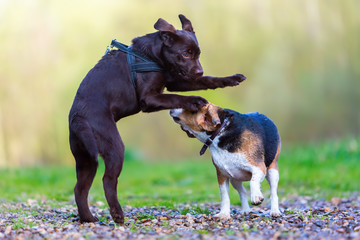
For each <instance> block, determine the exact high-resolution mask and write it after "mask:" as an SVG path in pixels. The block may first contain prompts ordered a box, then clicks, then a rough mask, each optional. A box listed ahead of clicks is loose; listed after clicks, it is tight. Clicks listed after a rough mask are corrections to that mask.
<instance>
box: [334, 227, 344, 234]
mask: <svg viewBox="0 0 360 240" xmlns="http://www.w3.org/2000/svg"><path fill="white" fill-rule="evenodd" d="M336 232H338V233H345V232H346V230H345V229H344V228H339V229H336Z"/></svg>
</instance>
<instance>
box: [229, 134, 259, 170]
mask: <svg viewBox="0 0 360 240" xmlns="http://www.w3.org/2000/svg"><path fill="white" fill-rule="evenodd" d="M241 138H242V139H241V148H239V149H238V150H237V151H236V152H238V153H243V154H245V156H246V159H248V161H249V163H250V164H251V165H253V166H256V167H258V168H260V169H261V171H263V173H264V174H266V166H265V161H264V160H265V159H264V156H262V157H261V159H259V158H258V156H256V155H255V151H256V149H257V147H258V146H260V145H261V144H262V143H261V139H260V138H259V137H258V136H256V135H255V134H253V133H252V132H251V131H249V130H245V131H244V132H243V133H242V135H241Z"/></svg>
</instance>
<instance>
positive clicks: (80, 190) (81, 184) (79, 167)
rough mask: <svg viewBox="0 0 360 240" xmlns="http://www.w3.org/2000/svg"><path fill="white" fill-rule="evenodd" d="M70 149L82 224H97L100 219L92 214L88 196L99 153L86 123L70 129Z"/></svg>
mask: <svg viewBox="0 0 360 240" xmlns="http://www.w3.org/2000/svg"><path fill="white" fill-rule="evenodd" d="M73 123H74V121H73ZM70 147H71V151H72V153H73V155H74V157H75V160H76V178H77V183H76V185H75V188H74V194H75V201H76V204H77V207H78V212H79V218H80V222H96V221H98V219H97V218H96V217H94V216H93V215H92V214H91V212H90V209H89V206H88V194H89V189H90V187H91V184H92V182H93V180H94V177H95V174H96V169H97V166H98V161H97V156H98V152H97V147H96V143H95V139H94V135H93V133H92V131H91V128H90V127H89V126H88V125H87V123H86V122H82V123H80V122H78V123H74V125H73V126H72V127H70Z"/></svg>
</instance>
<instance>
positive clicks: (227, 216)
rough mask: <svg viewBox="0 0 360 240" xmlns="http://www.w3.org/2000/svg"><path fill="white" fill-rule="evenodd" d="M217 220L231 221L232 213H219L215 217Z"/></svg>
mask: <svg viewBox="0 0 360 240" xmlns="http://www.w3.org/2000/svg"><path fill="white" fill-rule="evenodd" d="M213 218H214V219H215V220H228V219H230V213H224V212H219V213H218V214H215V215H214V217H213Z"/></svg>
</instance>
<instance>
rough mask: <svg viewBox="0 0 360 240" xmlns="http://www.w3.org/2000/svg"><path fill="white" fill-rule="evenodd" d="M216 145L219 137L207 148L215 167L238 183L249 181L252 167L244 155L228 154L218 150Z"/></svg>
mask: <svg viewBox="0 0 360 240" xmlns="http://www.w3.org/2000/svg"><path fill="white" fill-rule="evenodd" d="M218 143H219V137H217V138H215V139H214V141H213V143H212V144H211V145H210V147H209V149H210V152H211V155H212V158H213V161H214V164H215V166H216V167H217V168H218V169H219V170H220V172H221V173H222V174H223V175H225V176H226V177H229V178H232V179H236V180H239V181H249V180H250V179H251V168H252V165H251V164H250V163H249V161H248V160H247V158H246V156H245V154H243V153H241V152H235V153H230V152H228V151H227V150H225V149H221V148H219V147H218Z"/></svg>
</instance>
